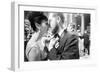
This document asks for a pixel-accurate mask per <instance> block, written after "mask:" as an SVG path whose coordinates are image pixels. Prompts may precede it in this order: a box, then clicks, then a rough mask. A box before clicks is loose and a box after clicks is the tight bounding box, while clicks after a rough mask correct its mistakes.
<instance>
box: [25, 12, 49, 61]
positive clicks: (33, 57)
mask: <svg viewBox="0 0 100 73" xmlns="http://www.w3.org/2000/svg"><path fill="white" fill-rule="evenodd" d="M29 21H30V23H31V27H32V28H33V30H34V31H35V33H34V34H32V37H31V39H30V40H29V42H28V43H27V46H26V57H27V59H28V61H41V60H44V59H45V58H46V56H47V54H46V52H45V51H44V46H45V45H44V42H43V40H42V37H43V36H45V34H46V33H47V30H48V24H47V17H46V16H44V15H43V13H40V12H33V13H31V15H30V16H29Z"/></svg>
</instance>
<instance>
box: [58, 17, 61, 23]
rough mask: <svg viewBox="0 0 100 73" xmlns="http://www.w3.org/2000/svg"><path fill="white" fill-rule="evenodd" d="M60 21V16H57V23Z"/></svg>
mask: <svg viewBox="0 0 100 73" xmlns="http://www.w3.org/2000/svg"><path fill="white" fill-rule="evenodd" d="M60 21H61V18H60V17H59V16H57V23H58V24H59V23H60Z"/></svg>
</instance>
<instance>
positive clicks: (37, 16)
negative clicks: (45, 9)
mask: <svg viewBox="0 0 100 73" xmlns="http://www.w3.org/2000/svg"><path fill="white" fill-rule="evenodd" d="M28 19H29V21H30V23H31V27H32V28H33V30H34V31H38V28H37V27H36V23H38V24H39V25H40V26H41V23H42V22H43V21H47V20H48V19H47V17H46V16H45V15H44V14H43V13H42V12H32V13H31V14H30V15H29V17H28Z"/></svg>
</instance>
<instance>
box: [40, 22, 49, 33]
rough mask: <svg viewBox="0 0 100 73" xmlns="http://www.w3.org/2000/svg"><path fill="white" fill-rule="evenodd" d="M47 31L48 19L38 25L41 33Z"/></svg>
mask: <svg viewBox="0 0 100 73" xmlns="http://www.w3.org/2000/svg"><path fill="white" fill-rule="evenodd" d="M47 31H48V21H42V23H41V27H40V32H41V33H42V34H44V33H46V32H47Z"/></svg>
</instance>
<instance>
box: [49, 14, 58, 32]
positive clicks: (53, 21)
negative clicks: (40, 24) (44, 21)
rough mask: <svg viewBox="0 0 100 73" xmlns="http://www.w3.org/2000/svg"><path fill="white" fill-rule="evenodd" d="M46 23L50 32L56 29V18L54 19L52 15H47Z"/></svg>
mask: <svg viewBox="0 0 100 73" xmlns="http://www.w3.org/2000/svg"><path fill="white" fill-rule="evenodd" d="M48 23H49V24H50V28H51V29H52V30H53V29H54V28H55V27H56V25H57V21H56V17H54V13H50V14H49V18H48Z"/></svg>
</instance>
